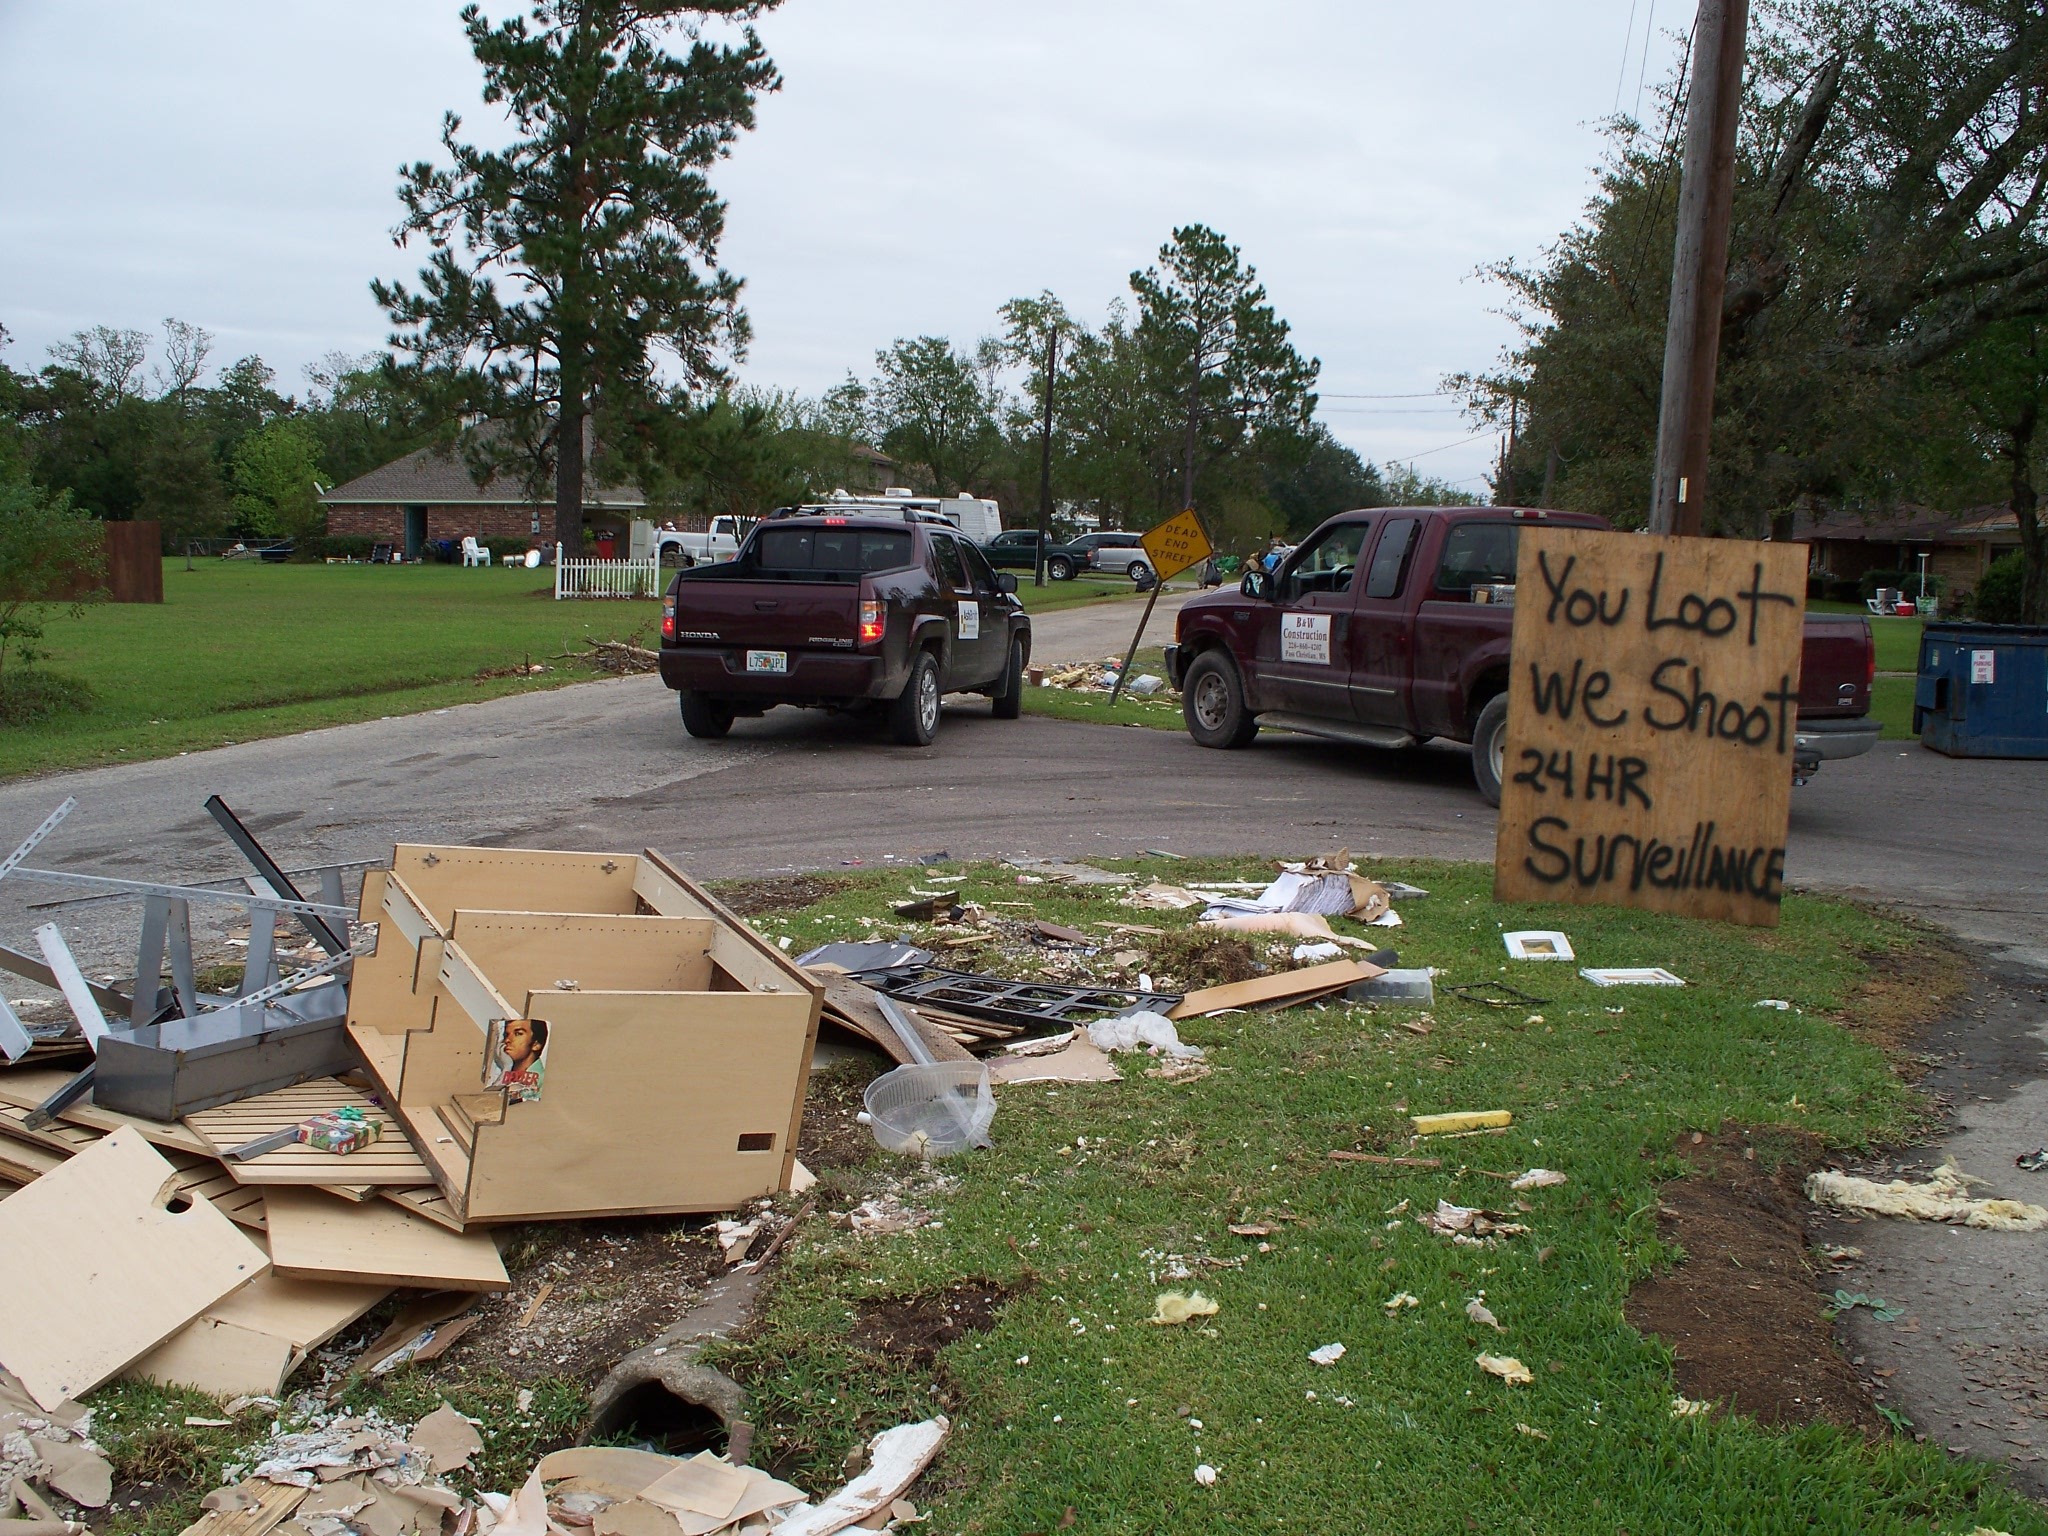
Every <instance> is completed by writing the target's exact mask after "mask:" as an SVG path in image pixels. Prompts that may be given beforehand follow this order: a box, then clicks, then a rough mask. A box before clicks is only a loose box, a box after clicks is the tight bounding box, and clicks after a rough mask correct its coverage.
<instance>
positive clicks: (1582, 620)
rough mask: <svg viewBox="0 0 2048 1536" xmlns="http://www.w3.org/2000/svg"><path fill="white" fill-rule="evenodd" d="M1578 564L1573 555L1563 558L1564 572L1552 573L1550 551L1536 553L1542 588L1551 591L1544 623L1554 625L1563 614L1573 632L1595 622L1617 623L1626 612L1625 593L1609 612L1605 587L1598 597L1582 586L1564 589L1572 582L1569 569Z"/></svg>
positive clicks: (1612, 624)
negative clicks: (1560, 614)
mask: <svg viewBox="0 0 2048 1536" xmlns="http://www.w3.org/2000/svg"><path fill="white" fill-rule="evenodd" d="M1578 563H1579V557H1578V556H1577V555H1572V556H1570V557H1569V558H1568V559H1566V561H1565V563H1564V569H1563V570H1561V571H1556V572H1553V571H1552V570H1551V569H1550V552H1549V551H1548V550H1542V549H1539V550H1538V551H1536V569H1537V570H1538V571H1539V572H1541V573H1542V576H1543V585H1544V586H1546V587H1548V588H1549V589H1550V610H1549V612H1547V613H1546V614H1544V616H1543V619H1544V622H1545V623H1546V624H1555V623H1556V622H1557V618H1558V614H1559V613H1560V612H1562V613H1563V615H1564V621H1565V623H1567V624H1569V625H1571V626H1572V628H1574V629H1584V628H1585V627H1586V626H1587V625H1588V624H1591V623H1592V622H1594V621H1595V620H1596V619H1597V620H1598V621H1599V622H1600V623H1602V624H1604V625H1606V626H1607V627H1609V628H1612V627H1613V626H1614V625H1616V624H1619V623H1620V622H1621V617H1622V615H1623V614H1625V613H1627V612H1628V599H1629V594H1628V593H1627V592H1626V591H1624V592H1623V593H1622V594H1621V601H1620V602H1619V603H1617V604H1615V606H1614V610H1613V611H1612V612H1609V611H1608V608H1607V592H1606V589H1605V588H1603V589H1601V591H1600V593H1599V594H1598V595H1597V596H1595V595H1594V594H1593V593H1592V592H1589V591H1588V590H1587V589H1586V588H1584V587H1574V588H1572V589H1571V590H1570V591H1566V590H1565V583H1566V582H1568V581H1570V580H1571V579H1572V567H1573V566H1575V565H1577V564H1578Z"/></svg>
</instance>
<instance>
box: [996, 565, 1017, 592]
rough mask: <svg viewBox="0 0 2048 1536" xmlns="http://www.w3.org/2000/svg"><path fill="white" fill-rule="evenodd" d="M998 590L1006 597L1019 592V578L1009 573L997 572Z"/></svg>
mask: <svg viewBox="0 0 2048 1536" xmlns="http://www.w3.org/2000/svg"><path fill="white" fill-rule="evenodd" d="M996 590H997V591H998V592H1001V593H1002V594H1004V595H1005V596H1008V595H1009V594H1010V593H1012V592H1015V591H1016V590H1017V578H1016V577H1015V576H1012V575H1011V574H1010V573H1009V572H1008V571H997V572H996Z"/></svg>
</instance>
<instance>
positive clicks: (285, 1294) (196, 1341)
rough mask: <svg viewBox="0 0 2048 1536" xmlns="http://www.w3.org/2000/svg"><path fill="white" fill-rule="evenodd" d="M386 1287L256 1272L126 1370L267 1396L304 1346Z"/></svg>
mask: <svg viewBox="0 0 2048 1536" xmlns="http://www.w3.org/2000/svg"><path fill="white" fill-rule="evenodd" d="M390 1294H391V1291H390V1289H389V1288H388V1287H386V1286H381V1285H346V1284H334V1283H332V1282H325V1281H318V1280H295V1279H291V1278H289V1277H287V1276H284V1275H278V1274H268V1275H260V1276H258V1277H257V1278H256V1279H255V1280H253V1281H251V1282H250V1283H249V1284H248V1285H245V1286H243V1287H242V1289H241V1290H239V1291H236V1292H235V1293H234V1294H233V1295H231V1296H229V1297H227V1298H226V1299H225V1300H223V1301H220V1302H216V1303H215V1304H214V1305H213V1306H211V1307H209V1308H207V1309H206V1311H205V1312H204V1313H202V1314H201V1315H200V1316H199V1317H197V1318H195V1319H194V1320H193V1321H192V1322H190V1323H188V1324H187V1325H186V1326H185V1327H184V1328H182V1329H181V1330H179V1331H178V1332H177V1333H175V1334H173V1335H172V1336H171V1337H170V1338H169V1339H166V1340H165V1341H164V1342H163V1343H162V1344H160V1345H158V1346H157V1348H155V1349H154V1350H152V1351H150V1353H148V1354H147V1355H145V1356H143V1357H142V1359H140V1360H138V1361H136V1363H135V1364H134V1365H133V1366H132V1367H130V1368H129V1370H128V1372H127V1375H128V1376H129V1377H130V1378H132V1379H136V1380H148V1381H158V1382H171V1383H175V1384H177V1385H179V1386H187V1387H197V1388H198V1389H199V1390H200V1391H202V1392H211V1393H213V1394H214V1395H215V1396H217V1397H242V1396H253V1395H258V1394H263V1395H269V1396H275V1395H276V1394H277V1393H278V1392H279V1391H280V1390H281V1389H282V1388H283V1386H284V1380H285V1377H287V1376H288V1375H290V1374H291V1372H292V1371H293V1370H294V1369H295V1368H296V1367H297V1366H298V1363H299V1362H300V1361H301V1360H303V1359H304V1358H305V1357H306V1354H307V1352H308V1351H310V1350H313V1349H316V1348H318V1347H319V1346H320V1345H322V1344H324V1343H326V1342H327V1341H328V1340H329V1339H331V1338H333V1337H334V1336H335V1335H336V1334H337V1333H339V1332H341V1330H342V1329H344V1328H346V1327H347V1326H348V1325H349V1324H350V1323H352V1322H354V1321H355V1320H356V1319H357V1318H359V1317H361V1316H362V1315H363V1314H364V1313H366V1312H368V1311H369V1310H370V1309H371V1308H372V1307H374V1306H376V1305H377V1303H378V1302H380V1301H382V1300H383V1299H384V1298H385V1297H386V1296H388V1295H390Z"/></svg>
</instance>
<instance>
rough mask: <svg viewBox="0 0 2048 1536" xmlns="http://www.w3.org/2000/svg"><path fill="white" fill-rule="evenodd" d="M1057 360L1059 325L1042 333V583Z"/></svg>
mask: <svg viewBox="0 0 2048 1536" xmlns="http://www.w3.org/2000/svg"><path fill="white" fill-rule="evenodd" d="M1059 364H1060V328H1059V327H1058V326H1057V325H1054V326H1050V327H1048V328H1047V330H1046V333H1045V414H1044V416H1043V418H1042V419H1041V420H1040V422H1039V427H1038V565H1037V574H1036V576H1035V578H1034V581H1033V584H1034V585H1036V586H1041V587H1042V586H1044V585H1045V546H1046V545H1048V544H1050V543H1051V542H1052V379H1053V373H1054V371H1055V370H1056V369H1058V367H1059Z"/></svg>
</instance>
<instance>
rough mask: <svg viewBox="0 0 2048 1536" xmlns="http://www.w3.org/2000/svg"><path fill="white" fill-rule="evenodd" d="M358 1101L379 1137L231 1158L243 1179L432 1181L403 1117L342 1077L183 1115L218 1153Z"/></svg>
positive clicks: (244, 1181)
mask: <svg viewBox="0 0 2048 1536" xmlns="http://www.w3.org/2000/svg"><path fill="white" fill-rule="evenodd" d="M341 1109H356V1110H359V1111H361V1112H362V1113H363V1114H364V1115H365V1116H368V1117H374V1118H375V1119H377V1120H380V1121H382V1122H383V1125H384V1131H383V1134H382V1136H380V1137H379V1139H378V1140H376V1141H373V1142H371V1143H370V1145H369V1146H367V1147H364V1148H363V1149H362V1150H361V1151H359V1152H350V1153H348V1154H347V1155H345V1156H338V1155H336V1154H335V1153H332V1152H322V1151H318V1150H317V1149H315V1148H312V1147H308V1146H306V1145H305V1144H303V1143H299V1144H297V1145H294V1146H289V1147H280V1148H279V1149H278V1150H276V1151H275V1152H266V1153H264V1154H263V1155H262V1156H260V1157H254V1158H251V1159H249V1160H248V1161H246V1162H230V1163H226V1164H225V1166H226V1168H227V1171H228V1172H229V1173H230V1174H232V1175H233V1176H234V1177H235V1179H236V1181H237V1182H238V1183H242V1184H335V1183H344V1182H345V1183H347V1184H348V1185H350V1186H363V1185H384V1184H400V1185H404V1184H431V1183H433V1176H432V1175H431V1174H429V1173H428V1172H427V1167H426V1164H425V1163H423V1162H421V1161H420V1155H419V1153H417V1152H415V1151H414V1150H413V1146H412V1143H411V1142H410V1141H408V1140H407V1139H406V1135H405V1128H404V1127H403V1126H402V1125H400V1124H399V1123H398V1119H397V1117H396V1116H395V1115H394V1114H392V1112H391V1111H390V1110H388V1109H386V1108H384V1107H383V1106H382V1105H381V1104H379V1103H378V1102H377V1101H376V1100H375V1099H373V1098H371V1097H370V1096H369V1095H368V1094H366V1093H363V1092H362V1091H361V1090H359V1089H356V1088H351V1087H350V1086H349V1085H348V1084H346V1083H344V1082H341V1081H340V1080H339V1079H337V1078H332V1077H322V1078H315V1079H314V1080H313V1081H311V1082H306V1083H297V1084H294V1085H293V1086H291V1087H289V1088H279V1089H277V1090H276V1091H275V1092H272V1093H264V1094H258V1095H257V1096H256V1097H255V1098H253V1099H242V1100H240V1101H239V1102H237V1103H234V1104H223V1105H221V1106H220V1107H219V1108H217V1109H208V1110H202V1111H200V1112H199V1113H198V1114H196V1115H189V1116H187V1117H186V1120H185V1123H186V1124H187V1125H188V1126H190V1127H191V1128H192V1130H193V1131H195V1132H196V1133H198V1135H199V1136H200V1137H201V1138H203V1139H204V1140H205V1142H206V1144H207V1145H208V1146H209V1147H210V1148H212V1149H213V1151H214V1152H215V1153H216V1154H225V1153H227V1152H228V1151H229V1150H230V1149H231V1148H234V1147H238V1146H241V1145H242V1144H243V1143H245V1142H249V1141H254V1140H255V1139H256V1138H258V1137H260V1136H268V1135H270V1134H271V1133H272V1132H274V1131H281V1130H284V1129H286V1128H287V1127H289V1126H294V1125H297V1124H299V1123H300V1122H302V1121H304V1120H308V1119H310V1118H312V1117H313V1116H314V1115H322V1114H332V1113H334V1112H335V1111H337V1110H341Z"/></svg>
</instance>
